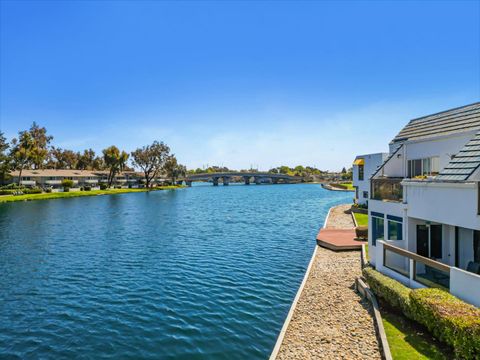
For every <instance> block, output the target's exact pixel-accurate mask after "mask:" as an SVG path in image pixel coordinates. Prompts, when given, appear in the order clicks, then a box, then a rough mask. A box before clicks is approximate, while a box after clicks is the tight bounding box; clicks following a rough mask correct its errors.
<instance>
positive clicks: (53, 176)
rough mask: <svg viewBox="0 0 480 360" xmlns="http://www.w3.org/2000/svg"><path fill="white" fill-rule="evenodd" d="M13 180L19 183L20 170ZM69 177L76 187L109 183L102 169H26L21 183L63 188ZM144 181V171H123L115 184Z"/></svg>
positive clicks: (125, 184)
mask: <svg viewBox="0 0 480 360" xmlns="http://www.w3.org/2000/svg"><path fill="white" fill-rule="evenodd" d="M11 176H12V182H13V183H18V182H19V176H20V172H19V171H18V170H16V171H13V172H12V173H11ZM65 179H68V180H72V181H73V187H74V188H77V187H78V188H80V187H85V186H90V187H91V188H93V189H95V188H97V187H99V186H100V184H101V183H107V181H108V171H100V170H98V171H97V170H64V169H62V170H56V169H41V170H32V169H24V170H23V171H22V175H21V179H20V184H21V185H24V186H28V187H41V188H44V189H46V188H50V189H53V190H56V189H61V188H62V181H63V180H65ZM142 181H143V173H138V172H134V171H123V172H121V173H118V174H117V175H116V176H115V178H114V181H113V185H115V186H121V187H132V186H133V187H138V186H141V184H142Z"/></svg>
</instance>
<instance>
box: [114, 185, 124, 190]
mask: <svg viewBox="0 0 480 360" xmlns="http://www.w3.org/2000/svg"><path fill="white" fill-rule="evenodd" d="M114 188H115V189H121V188H122V186H121V185H115V186H114Z"/></svg>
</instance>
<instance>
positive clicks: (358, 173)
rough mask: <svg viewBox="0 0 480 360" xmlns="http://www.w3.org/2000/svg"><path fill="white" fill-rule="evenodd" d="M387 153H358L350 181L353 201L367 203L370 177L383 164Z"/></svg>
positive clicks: (361, 203)
mask: <svg viewBox="0 0 480 360" xmlns="http://www.w3.org/2000/svg"><path fill="white" fill-rule="evenodd" d="M387 157H388V153H375V154H366V155H358V156H357V157H356V158H355V161H354V162H353V166H352V171H353V173H352V181H353V187H354V188H355V203H356V204H360V205H367V204H368V198H369V196H370V177H371V176H372V175H373V174H374V173H375V171H376V170H377V169H378V168H379V167H380V166H381V165H382V164H383V162H384V161H385V159H386V158H387Z"/></svg>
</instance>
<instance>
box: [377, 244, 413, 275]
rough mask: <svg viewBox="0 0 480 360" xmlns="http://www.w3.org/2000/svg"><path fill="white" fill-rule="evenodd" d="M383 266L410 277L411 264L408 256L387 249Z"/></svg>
mask: <svg viewBox="0 0 480 360" xmlns="http://www.w3.org/2000/svg"><path fill="white" fill-rule="evenodd" d="M383 266H385V267H387V268H389V269H390V270H393V271H395V272H397V273H399V274H401V275H404V276H406V277H408V278H409V277H410V266H409V259H408V257H405V256H403V255H400V254H397V253H395V252H393V251H390V250H388V249H385V253H384V258H383Z"/></svg>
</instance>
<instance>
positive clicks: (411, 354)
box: [381, 307, 453, 360]
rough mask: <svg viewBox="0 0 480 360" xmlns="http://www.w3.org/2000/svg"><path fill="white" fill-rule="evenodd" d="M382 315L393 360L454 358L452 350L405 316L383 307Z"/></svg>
mask: <svg viewBox="0 0 480 360" xmlns="http://www.w3.org/2000/svg"><path fill="white" fill-rule="evenodd" d="M381 313H382V319H383V326H384V327H385V333H386V334H387V340H388V345H390V351H391V353H392V357H393V360H413V359H452V358H453V357H452V355H453V354H452V353H451V350H450V349H448V348H447V347H445V346H443V345H442V344H440V343H439V342H437V341H436V340H434V339H433V338H432V337H431V336H430V335H429V334H428V333H426V332H424V330H423V329H421V328H420V327H419V326H417V325H416V324H415V323H413V322H412V321H410V320H408V319H407V318H405V317H404V316H403V315H399V314H396V313H393V312H391V311H389V310H387V309H385V308H383V307H382V308H381ZM425 331H426V330H425Z"/></svg>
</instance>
